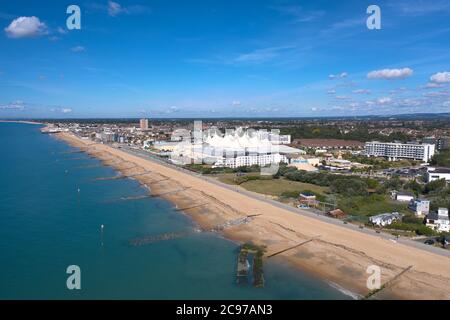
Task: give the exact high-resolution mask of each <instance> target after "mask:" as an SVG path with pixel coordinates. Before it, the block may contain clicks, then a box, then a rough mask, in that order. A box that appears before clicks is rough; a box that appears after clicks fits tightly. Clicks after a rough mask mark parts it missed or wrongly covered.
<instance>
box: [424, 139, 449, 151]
mask: <svg viewBox="0 0 450 320" xmlns="http://www.w3.org/2000/svg"><path fill="white" fill-rule="evenodd" d="M422 142H423V143H430V144H434V145H435V146H436V150H445V149H449V148H450V137H438V138H435V137H427V138H424V139H423V140H422Z"/></svg>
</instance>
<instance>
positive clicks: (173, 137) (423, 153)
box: [42, 118, 450, 249]
mask: <svg viewBox="0 0 450 320" xmlns="http://www.w3.org/2000/svg"><path fill="white" fill-rule="evenodd" d="M362 123H363V125H364V126H365V127H367V128H368V129H367V130H366V131H365V132H364V131H362V130H361V126H362ZM419 125H420V126H419ZM375 127H376V128H379V129H376V130H374V129H371V128H375ZM335 128H337V129H335ZM411 128H413V129H411ZM418 128H422V129H421V130H419V129H418ZM274 129H277V130H274ZM308 129H309V131H308ZM380 129H381V130H380ZM321 130H322V132H321ZM327 130H328V131H332V130H334V131H336V130H337V133H334V134H332V135H331V136H334V137H338V136H339V135H341V137H339V138H328V136H330V134H329V133H327ZM42 131H43V132H45V133H58V132H69V133H71V134H74V135H76V136H77V137H79V138H80V139H83V140H87V141H92V142H97V143H100V144H105V145H110V146H112V147H115V148H119V149H122V150H131V151H133V150H134V151H135V150H139V151H140V152H144V153H145V154H147V155H148V156H151V157H153V158H154V159H159V160H160V161H163V162H166V163H169V164H171V165H176V166H178V167H181V168H184V169H187V170H189V171H191V172H193V173H197V174H202V175H203V176H205V177H209V178H212V179H214V180H217V181H218V182H220V183H224V184H228V185H230V186H235V187H236V188H239V189H242V190H247V191H250V192H253V193H257V194H262V195H264V196H265V197H266V198H269V199H272V200H275V201H279V202H281V203H284V204H287V205H289V206H292V207H294V208H298V209H299V210H303V211H304V210H307V211H308V212H311V213H314V214H316V215H321V216H327V217H331V218H334V219H337V220H341V221H342V223H344V224H354V225H357V226H358V227H359V228H361V229H362V228H367V229H373V230H375V231H376V232H378V233H379V232H380V231H382V232H386V233H389V234H391V235H394V236H396V237H397V238H398V237H406V238H409V239H413V240H414V241H417V242H421V243H424V244H427V245H430V246H435V247H439V248H442V249H446V248H448V244H449V242H450V224H449V215H448V208H449V207H450V197H449V191H450V187H449V181H450V161H449V158H450V151H449V148H450V138H449V135H450V128H449V125H448V123H447V124H446V125H443V126H442V125H439V126H432V125H430V123H429V122H427V121H426V120H425V121H424V120H413V121H409V120H407V121H405V120H401V119H395V120H384V119H383V120H371V121H367V120H366V121H365V123H364V120H349V119H343V120H328V121H325V120H321V121H320V123H318V122H314V121H312V120H305V121H303V122H301V121H300V120H289V121H283V120H267V119H264V120H259V119H256V120H236V119H234V120H211V119H206V120H203V121H202V122H197V123H196V122H194V121H188V120H168V121H164V120H161V119H157V120H151V119H146V118H145V119H140V120H133V119H127V120H123V121H120V120H112V121H88V120H83V121H80V122H72V121H64V122H57V121H52V122H49V123H48V124H47V126H46V127H45V128H44V129H43V130H42ZM198 132H199V134H198ZM314 136H315V137H314ZM348 137H353V138H352V139H350V138H348ZM367 138H374V139H375V138H377V140H372V139H370V140H367V141H366V139H367ZM274 165H276V168H275V169H274V168H271V167H272V166H274ZM265 169H267V170H265ZM268 169H272V170H268ZM274 170H275V171H274ZM265 171H268V172H265Z"/></svg>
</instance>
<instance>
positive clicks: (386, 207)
mask: <svg viewBox="0 0 450 320" xmlns="http://www.w3.org/2000/svg"><path fill="white" fill-rule="evenodd" d="M338 206H339V208H340V209H342V210H344V212H346V213H348V214H350V215H357V216H363V217H367V218H368V217H369V216H372V215H376V214H380V213H387V212H400V213H410V212H409V211H408V208H407V204H405V203H401V202H396V201H392V200H391V199H390V198H389V196H387V195H379V194H374V195H370V196H355V197H340V198H339V200H338ZM363 220H366V219H363Z"/></svg>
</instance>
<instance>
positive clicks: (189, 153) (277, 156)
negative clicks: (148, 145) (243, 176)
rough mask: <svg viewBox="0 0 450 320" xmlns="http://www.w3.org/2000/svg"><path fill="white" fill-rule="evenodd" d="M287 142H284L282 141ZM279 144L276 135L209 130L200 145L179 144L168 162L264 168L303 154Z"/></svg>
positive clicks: (301, 151) (258, 132)
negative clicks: (223, 132) (224, 132)
mask: <svg viewBox="0 0 450 320" xmlns="http://www.w3.org/2000/svg"><path fill="white" fill-rule="evenodd" d="M289 139H290V138H289ZM287 140H288V138H284V141H287ZM282 143H284V142H282V141H281V140H280V139H278V138H277V136H276V135H274V134H272V133H270V134H268V133H267V131H255V130H253V131H244V130H243V129H241V128H239V129H236V130H233V131H228V132H226V134H222V133H220V132H218V131H217V130H210V131H207V132H205V133H204V134H203V137H202V141H201V143H196V142H195V141H194V143H190V142H187V141H185V142H181V143H179V144H178V146H177V149H176V150H174V152H173V155H174V156H173V157H171V160H172V161H173V162H175V163H179V162H183V163H190V161H191V162H193V163H208V164H212V165H213V166H214V167H229V168H237V167H241V166H251V165H258V166H262V167H263V166H267V165H270V164H273V163H277V164H278V163H280V162H284V163H289V159H290V158H291V157H296V156H298V155H301V154H305V152H304V151H303V150H300V149H296V148H292V147H289V146H286V145H284V144H282Z"/></svg>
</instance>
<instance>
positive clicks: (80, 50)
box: [70, 46, 86, 52]
mask: <svg viewBox="0 0 450 320" xmlns="http://www.w3.org/2000/svg"><path fill="white" fill-rule="evenodd" d="M70 51H72V52H84V51H86V48H85V47H83V46H75V47H73V48H70Z"/></svg>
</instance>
